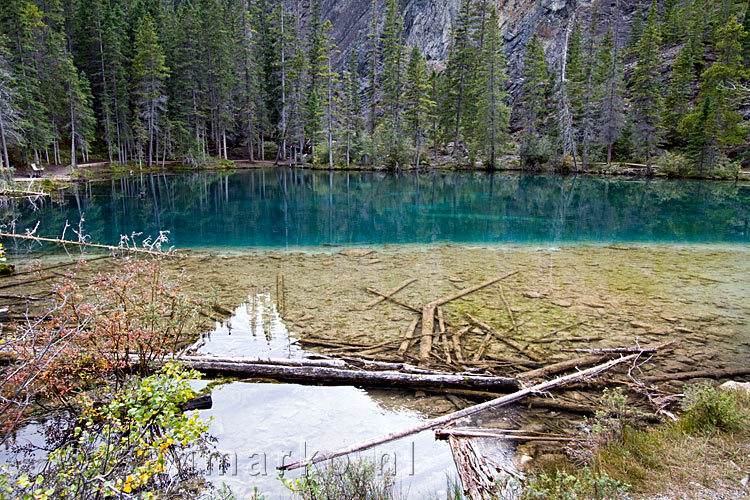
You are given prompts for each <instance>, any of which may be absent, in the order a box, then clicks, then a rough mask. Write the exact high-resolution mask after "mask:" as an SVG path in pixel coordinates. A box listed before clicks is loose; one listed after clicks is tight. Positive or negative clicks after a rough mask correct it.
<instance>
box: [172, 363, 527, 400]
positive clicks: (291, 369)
mask: <svg viewBox="0 0 750 500" xmlns="http://www.w3.org/2000/svg"><path fill="white" fill-rule="evenodd" d="M179 360H180V361H182V362H184V363H185V364H186V365H188V366H190V367H191V368H193V369H195V370H198V371H200V372H204V373H207V374H220V375H229V376H234V377H252V378H273V379H276V380H284V381H292V382H303V383H304V382H306V383H311V384H331V385H338V384H345V385H364V386H377V387H384V386H385V387H410V388H412V387H413V388H426V389H429V388H432V387H452V388H463V389H492V390H496V391H502V390H517V389H518V388H519V387H520V384H519V382H518V381H517V380H516V379H513V378H506V377H491V376H480V375H467V374H460V373H459V374H453V373H441V372H434V373H406V372H400V371H395V370H381V371H372V370H364V369H357V368H351V369H349V368H346V363H345V362H343V361H342V363H344V365H343V366H342V365H338V364H336V360H293V359H291V360H286V361H287V362H286V364H282V363H283V361H281V360H262V359H245V360H243V359H232V358H212V357H208V356H206V357H201V356H186V357H182V358H179Z"/></svg>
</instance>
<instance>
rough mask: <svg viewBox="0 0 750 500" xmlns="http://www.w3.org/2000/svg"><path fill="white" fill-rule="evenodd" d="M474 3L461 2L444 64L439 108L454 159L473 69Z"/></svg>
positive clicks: (474, 56) (469, 1)
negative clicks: (450, 139)
mask: <svg viewBox="0 0 750 500" xmlns="http://www.w3.org/2000/svg"><path fill="white" fill-rule="evenodd" d="M473 3H474V0H462V1H461V7H460V10H459V12H458V16H457V18H456V22H455V24H454V26H453V38H452V41H451V45H450V47H449V49H448V59H447V61H446V68H445V72H444V75H445V78H444V89H443V99H442V102H441V107H442V111H443V116H444V118H443V119H444V122H445V124H446V126H445V128H446V131H449V132H450V133H452V141H453V151H452V154H453V155H454V156H455V155H456V153H457V152H458V148H459V143H460V141H461V127H462V126H463V123H462V119H463V118H464V114H465V111H466V108H467V106H468V104H467V103H469V102H470V96H469V91H470V90H471V83H472V82H471V78H472V76H473V75H475V70H476V56H477V54H476V48H475V46H474V44H473V43H472V42H473V36H472V35H473V32H474V29H475V24H476V11H475V10H474V8H473V7H474V6H473Z"/></svg>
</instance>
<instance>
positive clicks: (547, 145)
mask: <svg viewBox="0 0 750 500" xmlns="http://www.w3.org/2000/svg"><path fill="white" fill-rule="evenodd" d="M553 153H554V151H553V147H552V142H551V141H550V140H549V138H548V137H547V136H544V137H533V136H528V137H525V138H524V139H523V141H522V142H521V151H520V154H521V163H522V164H523V166H524V168H526V169H530V170H541V169H542V168H543V167H544V166H545V165H546V164H547V163H549V161H550V160H551V159H552V155H553Z"/></svg>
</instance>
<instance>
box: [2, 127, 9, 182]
mask: <svg viewBox="0 0 750 500" xmlns="http://www.w3.org/2000/svg"><path fill="white" fill-rule="evenodd" d="M0 145H2V147H3V161H4V164H3V166H4V168H7V169H10V160H9V159H8V144H7V143H6V140H5V123H4V122H3V114H2V113H0ZM8 178H10V171H9V172H8Z"/></svg>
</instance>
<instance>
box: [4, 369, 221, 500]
mask: <svg viewBox="0 0 750 500" xmlns="http://www.w3.org/2000/svg"><path fill="white" fill-rule="evenodd" d="M198 377H199V375H198V374H197V373H196V372H194V371H192V370H186V369H183V368H182V367H180V366H179V365H172V364H168V365H166V366H165V367H164V368H163V369H162V371H161V372H159V373H157V374H155V375H152V376H150V377H146V378H143V379H141V380H137V379H135V378H130V379H129V380H128V383H127V384H126V386H125V387H123V388H122V390H120V391H117V392H115V393H114V394H113V395H112V396H111V398H109V399H108V400H106V401H96V400H94V399H92V398H90V397H88V396H81V397H80V398H78V400H77V403H78V404H79V405H80V407H81V412H80V414H79V417H78V419H77V421H76V425H75V427H74V430H73V432H72V436H69V439H68V440H67V442H66V443H65V444H64V445H62V446H60V447H59V448H57V449H55V450H54V451H52V452H51V453H50V454H49V456H48V463H47V464H46V466H45V467H44V469H43V470H42V472H41V473H40V474H39V475H38V476H37V477H30V476H29V474H28V472H26V471H23V470H21V471H17V470H12V469H11V468H9V467H6V468H5V469H4V470H3V471H2V472H0V499H2V500H6V499H8V500H9V499H11V498H14V499H15V498H29V499H40V500H41V499H46V498H77V499H80V500H88V499H92V500H93V499H96V498H115V497H117V498H137V499H144V500H145V499H154V498H157V497H162V498H198V497H199V496H203V495H202V494H199V493H197V492H196V491H195V488H194V486H195V485H192V486H189V485H188V484H187V483H186V481H188V480H189V479H196V480H199V481H202V479H201V471H199V470H198V469H196V468H195V466H194V463H195V459H196V457H201V458H203V459H206V460H210V459H211V458H216V457H218V456H219V455H218V453H217V452H216V450H215V448H214V446H213V440H212V439H211V437H210V436H209V434H208V432H207V430H208V423H206V422H203V421H201V420H200V419H199V418H198V416H197V413H186V412H183V411H182V405H183V404H184V403H185V402H187V401H188V400H190V399H191V398H193V397H194V396H195V394H194V392H193V391H192V390H191V388H190V380H191V379H195V378H198ZM42 485H43V486H42ZM220 494H221V496H222V497H223V498H226V489H223V490H222V491H221V492H220Z"/></svg>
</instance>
